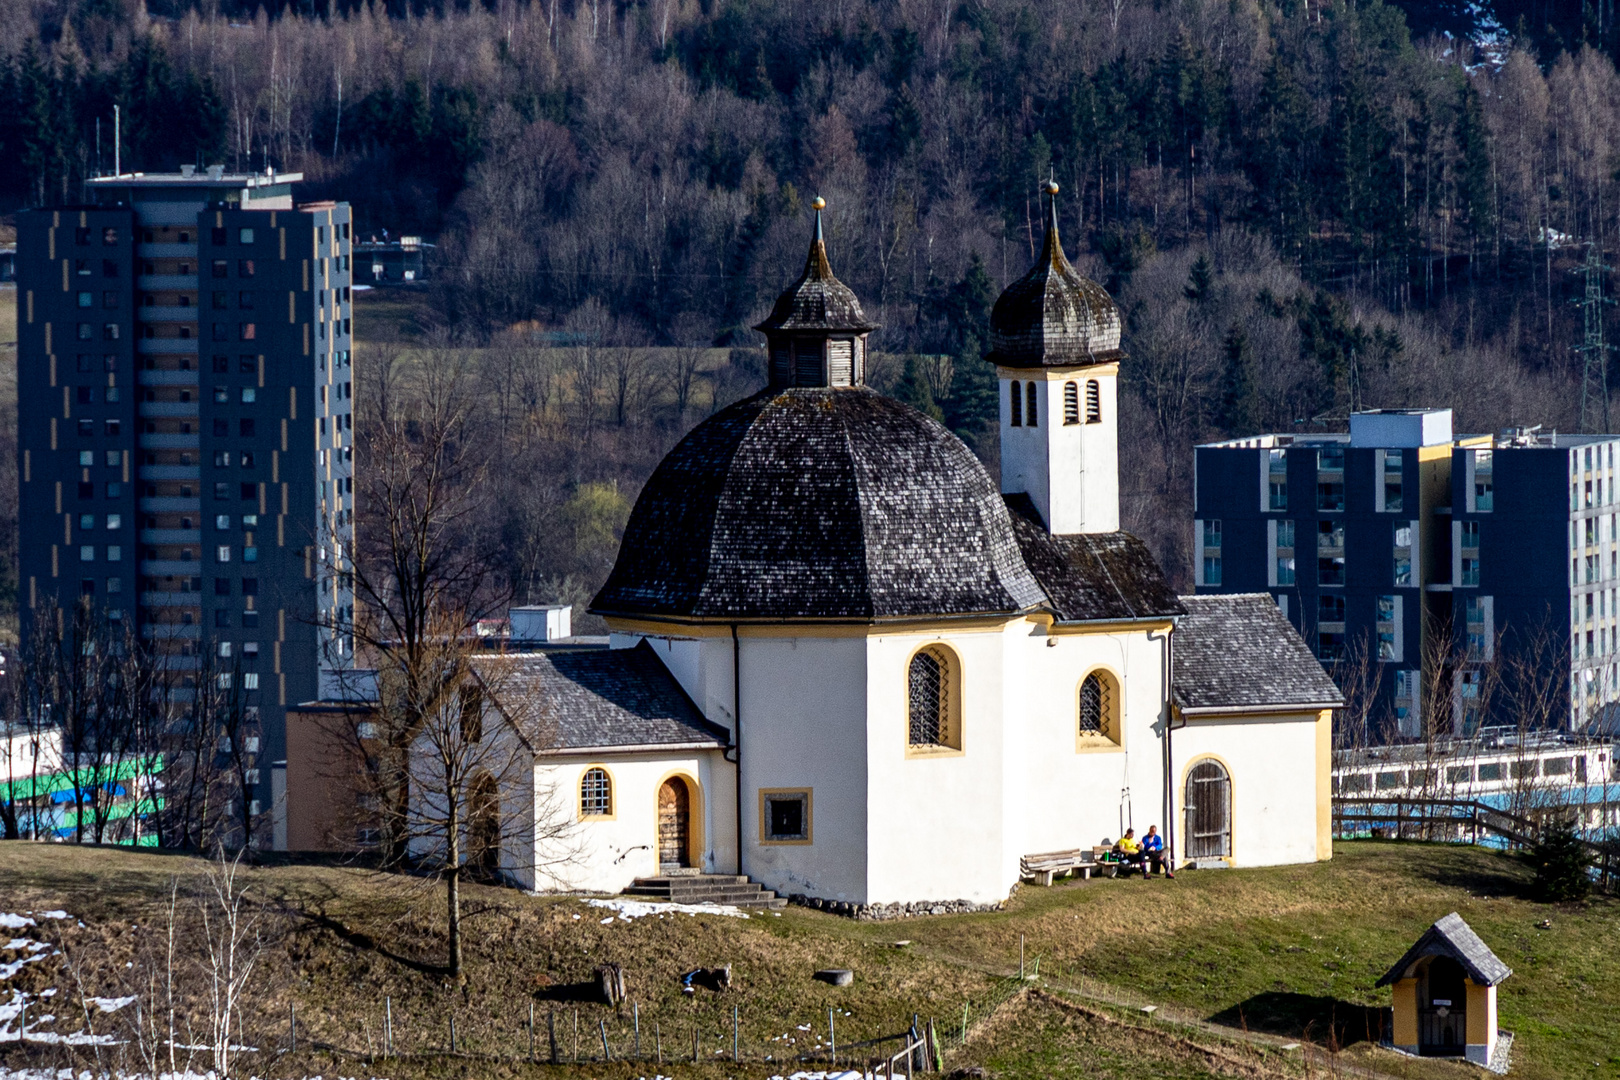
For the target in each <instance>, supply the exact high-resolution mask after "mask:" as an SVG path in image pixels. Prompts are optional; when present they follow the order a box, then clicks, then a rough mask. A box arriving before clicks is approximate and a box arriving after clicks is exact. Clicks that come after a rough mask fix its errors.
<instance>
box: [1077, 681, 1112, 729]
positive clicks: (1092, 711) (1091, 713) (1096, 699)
mask: <svg viewBox="0 0 1620 1080" xmlns="http://www.w3.org/2000/svg"><path fill="white" fill-rule="evenodd" d="M1119 729H1120V725H1119V687H1118V686H1117V684H1115V682H1114V678H1113V676H1112V675H1109V674H1108V673H1107V672H1106V671H1093V672H1092V673H1091V674H1089V675H1087V676H1086V677H1085V678H1084V679H1082V680H1080V701H1079V707H1078V715H1077V717H1076V725H1075V735H1076V737H1077V738H1078V739H1079V740H1080V742H1081V744H1082V745H1097V744H1099V743H1101V742H1103V741H1105V740H1106V741H1107V742H1110V743H1118V742H1119Z"/></svg>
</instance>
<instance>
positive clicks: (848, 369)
mask: <svg viewBox="0 0 1620 1080" xmlns="http://www.w3.org/2000/svg"><path fill="white" fill-rule="evenodd" d="M814 205H815V211H816V225H815V233H814V235H813V236H812V237H811V240H810V254H809V256H808V257H807V258H806V259H805V263H804V273H802V274H800V275H799V279H798V280H797V281H795V282H794V283H793V284H792V285H789V286H788V288H787V290H786V291H785V292H783V293H782V295H781V296H779V297H777V298H776V305H775V307H773V308H772V309H771V315H770V318H768V319H766V320H765V321H764V322H762V323H760V324H758V325H757V326H755V327H754V329H756V330H758V331H760V332H762V333H763V334H764V335H765V337H766V340H767V341H768V343H769V344H768V350H767V351H768V353H769V356H770V365H769V370H770V383H771V389H773V390H786V389H789V388H791V387H807V388H817V387H851V386H860V385H861V384H862V383H863V382H865V379H866V337H867V335H868V334H870V333H871V332H872V331H873V330H876V329H877V328H878V327H877V324H876V323H873V322H869V321H868V320H867V318H866V314H865V312H863V311H862V310H861V302H860V300H859V299H858V298H857V297H856V296H855V292H854V290H853V289H851V288H850V287H849V286H848V285H845V284H844V283H843V282H841V281H839V280H838V279H837V278H836V277H834V276H833V272H832V264H831V263H829V262H828V261H827V242H826V240H825V238H824V237H823V236H822V228H821V211H822V208H823V207H825V205H826V203H825V202H823V201H822V200H821V199H817V200H816V201H815V204H814Z"/></svg>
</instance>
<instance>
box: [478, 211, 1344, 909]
mask: <svg viewBox="0 0 1620 1080" xmlns="http://www.w3.org/2000/svg"><path fill="white" fill-rule="evenodd" d="M1053 203H1054V204H1055V199H1054V200H1053ZM756 329H758V330H760V331H761V332H763V334H764V335H765V338H766V340H767V342H768V349H769V376H770V385H769V387H768V388H767V389H766V390H764V391H762V392H761V393H759V394H756V395H755V396H753V397H751V398H749V399H747V400H745V401H741V402H739V403H737V404H736V405H733V406H731V407H729V408H727V409H724V410H722V411H721V412H719V413H717V414H716V415H715V416H713V417H711V418H710V419H708V420H706V421H704V422H703V423H702V424H700V425H698V426H697V427H696V428H695V429H694V430H693V431H692V432H691V433H690V434H688V435H687V436H686V438H685V439H684V440H683V441H682V442H681V443H680V444H679V445H678V446H676V447H675V449H674V450H672V451H671V452H670V454H669V455H668V456H667V457H666V458H665V459H664V460H663V462H662V464H660V465H659V467H658V469H657V471H656V472H655V473H654V474H653V476H652V478H651V479H650V480H649V482H648V483H647V485H646V487H645V489H644V490H643V491H642V493H641V496H640V498H639V499H638V500H637V502H636V505H635V509H634V512H633V513H632V515H631V518H630V521H629V524H628V527H627V529H626V532H625V536H624V542H623V546H622V548H621V549H620V552H619V556H618V562H617V564H616V566H615V567H614V570H613V573H612V576H611V577H610V578H609V579H608V581H607V584H606V585H605V586H604V587H603V589H602V591H601V593H600V594H599V595H598V596H597V597H596V599H595V601H594V603H593V605H592V610H593V611H594V612H596V613H598V614H600V615H601V616H603V617H604V618H605V619H606V621H607V623H608V625H609V627H610V628H611V631H612V635H611V639H610V647H609V648H606V649H602V648H596V649H569V648H558V649H541V650H538V651H535V652H529V653H523V654H514V655H506V656H500V657H490V658H487V659H485V660H481V661H480V664H481V665H499V666H500V668H501V678H500V679H498V680H496V679H492V680H490V682H491V686H492V687H493V686H495V685H497V684H499V685H500V686H501V687H502V690H501V691H499V692H497V693H496V694H495V695H494V696H495V697H497V698H498V697H499V696H500V694H501V693H505V694H512V693H522V694H524V695H525V696H526V697H527V698H528V699H529V702H528V707H526V708H525V709H524V710H522V713H523V715H524V716H525V717H527V718H530V719H526V720H524V721H521V722H517V723H516V724H515V725H514V726H515V727H516V728H517V729H519V730H518V732H517V733H518V735H520V736H521V738H522V745H523V747H524V751H523V752H524V753H525V754H527V755H531V757H530V758H529V759H526V760H532V771H531V770H529V769H528V768H527V767H526V768H525V769H524V770H523V777H524V782H523V783H522V784H520V785H517V788H518V789H514V790H511V791H508V792H506V793H504V795H503V799H502V802H503V806H504V810H505V812H506V813H508V814H515V815H517V816H518V817H519V818H523V817H524V816H525V815H527V819H528V820H531V821H532V820H535V815H538V814H542V813H546V814H557V813H562V814H564V815H566V816H568V817H569V818H571V819H572V822H573V826H574V827H573V828H572V829H571V830H569V833H570V837H571V839H570V840H569V841H568V842H569V843H571V844H572V845H573V847H574V850H575V852H576V853H575V854H574V855H573V856H572V857H569V858H567V859H562V860H559V859H558V858H557V857H556V856H557V853H556V852H552V851H547V850H545V845H547V844H555V843H559V842H562V841H560V840H559V839H558V836H557V830H556V829H555V828H551V827H543V828H537V829H536V830H535V832H534V834H533V835H530V834H527V833H524V834H523V835H520V836H519V837H518V838H517V839H515V840H514V841H511V842H507V843H505V844H503V850H502V851H501V853H500V861H501V869H502V872H503V873H504V874H505V876H507V877H508V878H509V879H511V880H513V881H515V882H516V883H518V884H521V885H522V886H524V887H526V888H531V889H541V890H555V889H566V890H585V891H600V892H618V891H621V890H624V889H626V888H629V887H632V886H634V885H636V883H637V882H641V883H642V885H641V886H640V887H641V888H642V889H643V891H647V888H648V886H647V879H676V878H680V877H686V876H691V875H699V876H702V875H720V877H716V878H714V879H713V880H715V881H717V882H723V881H725V880H726V878H725V877H723V876H725V875H741V876H746V877H747V878H749V879H751V881H752V882H754V883H757V884H758V885H760V886H763V887H764V888H765V889H769V890H774V891H775V892H776V893H778V894H780V895H781V896H798V897H802V898H806V899H809V900H812V901H816V902H823V903H825V904H827V905H831V906H833V907H835V908H836V909H838V910H861V909H866V908H868V907H869V906H875V905H893V904H908V905H913V904H921V905H929V904H951V905H953V909H954V907H955V906H958V905H960V904H962V903H966V904H973V905H980V904H995V903H998V902H1000V901H1002V900H1004V899H1005V898H1006V897H1007V896H1008V894H1009V892H1010V891H1011V890H1012V889H1013V888H1014V886H1015V885H1016V884H1017V882H1018V881H1019V876H1020V860H1021V858H1022V857H1024V856H1027V855H1032V854H1037V853H1042V852H1050V851H1054V850H1062V849H1074V848H1081V847H1090V846H1092V845H1097V844H1101V843H1103V842H1104V841H1112V840H1114V839H1117V838H1118V837H1119V836H1120V835H1121V833H1122V831H1123V830H1124V829H1126V828H1135V829H1136V831H1137V834H1138V835H1141V834H1142V833H1144V832H1145V831H1146V829H1147V827H1148V826H1150V825H1157V826H1158V827H1159V831H1160V833H1162V834H1163V835H1164V836H1165V838H1166V844H1167V847H1168V849H1169V852H1170V854H1171V856H1172V858H1173V859H1174V861H1175V863H1176V865H1177V866H1178V868H1180V867H1187V866H1196V867H1208V866H1234V867H1246V866H1263V865H1271V864H1279V863H1302V862H1311V861H1315V860H1321V859H1327V858H1329V857H1330V856H1331V850H1332V849H1331V842H1330V841H1331V837H1330V808H1329V791H1330V779H1329V765H1330V760H1331V754H1330V751H1331V714H1332V710H1333V709H1334V708H1335V707H1336V706H1337V705H1339V704H1340V696H1339V693H1338V691H1337V689H1336V688H1335V687H1334V685H1333V683H1332V682H1331V681H1330V680H1329V679H1328V678H1327V677H1326V676H1325V675H1324V673H1323V671H1322V669H1321V667H1320V666H1319V665H1318V663H1317V662H1316V660H1315V658H1314V657H1312V655H1311V654H1310V652H1309V650H1308V649H1307V648H1306V646H1305V644H1304V642H1303V641H1302V640H1300V638H1299V637H1298V636H1297V635H1296V634H1295V632H1294V630H1293V629H1292V628H1291V627H1290V626H1289V624H1288V622H1287V621H1286V619H1284V618H1283V617H1282V616H1281V614H1280V613H1279V612H1278V611H1277V610H1276V607H1275V605H1274V603H1273V602H1272V601H1271V600H1270V598H1269V597H1268V596H1264V595H1260V596H1208V597H1178V596H1176V595H1175V593H1174V592H1173V591H1172V590H1171V589H1170V588H1169V586H1168V584H1167V583H1166V581H1165V578H1164V576H1163V574H1162V572H1161V570H1160V568H1159V566H1158V565H1157V563H1156V562H1155V561H1154V558H1153V556H1152V555H1151V554H1150V553H1149V551H1148V549H1147V547H1146V546H1145V545H1144V544H1143V543H1142V542H1141V541H1140V540H1138V539H1137V538H1136V537H1134V536H1132V535H1130V534H1129V533H1126V532H1123V531H1121V530H1120V527H1119V478H1118V440H1119V430H1118V424H1117V416H1118V410H1117V407H1116V402H1117V399H1118V380H1119V364H1120V360H1121V357H1122V353H1121V351H1120V316H1119V311H1118V309H1117V307H1116V306H1115V304H1114V302H1113V301H1112V299H1111V298H1110V297H1109V296H1108V294H1107V292H1106V291H1105V290H1104V289H1103V288H1101V287H1100V286H1099V285H1097V284H1095V283H1094V282H1091V281H1088V280H1086V279H1085V278H1083V277H1081V276H1080V275H1079V274H1078V273H1077V272H1076V271H1075V270H1074V268H1073V267H1072V266H1070V264H1069V262H1068V260H1067V259H1066V258H1065V256H1064V254H1063V248H1062V246H1061V244H1060V243H1059V240H1058V230H1057V219H1056V212H1055V207H1054V208H1053V209H1052V210H1051V212H1050V213H1049V214H1048V220H1047V229H1046V242H1045V247H1044V250H1043V251H1042V252H1041V255H1040V259H1039V261H1038V262H1037V263H1036V264H1035V266H1034V267H1032V268H1031V269H1030V271H1029V272H1028V273H1027V274H1026V275H1025V276H1024V277H1023V278H1022V279H1020V280H1019V281H1017V282H1016V283H1014V284H1013V285H1012V286H1010V287H1009V288H1008V289H1007V290H1006V292H1004V293H1003V294H1002V296H1001V297H1000V299H999V300H998V301H997V303H996V305H995V309H994V315H993V319H992V336H993V353H992V354H991V356H990V359H991V360H993V361H994V363H995V365H996V368H997V372H998V375H999V379H1000V387H1001V461H1002V475H1001V479H1000V483H999V484H998V483H997V481H996V479H995V478H993V477H992V476H991V475H990V474H989V473H988V472H987V471H986V470H985V468H984V466H983V465H981V464H980V463H979V461H978V460H977V458H975V457H974V455H973V454H972V452H971V451H969V450H968V448H967V447H966V446H965V445H964V444H963V443H962V442H961V441H960V440H959V439H957V437H956V436H954V435H953V434H951V433H950V432H949V431H948V430H946V429H945V428H944V427H943V426H941V425H940V424H938V423H936V422H935V421H934V420H932V419H930V418H928V417H926V416H923V415H922V414H920V413H919V412H917V411H916V410H914V409H912V408H910V407H908V406H906V405H903V404H901V403H899V402H897V401H895V400H893V399H892V398H888V397H885V396H883V395H881V394H878V393H876V392H875V391H873V390H871V389H869V388H867V387H866V385H865V384H864V379H863V374H864V368H865V361H866V350H867V337H868V335H869V334H870V333H871V332H872V331H873V330H875V329H876V326H875V325H874V324H873V323H871V322H869V321H868V320H867V319H866V317H865V315H864V314H863V313H862V310H861V305H860V303H859V301H858V300H857V299H856V297H855V295H854V293H853V292H852V291H851V290H850V289H849V288H848V287H847V286H845V285H843V284H842V283H841V282H839V281H838V280H837V278H835V277H834V276H833V273H832V269H831V267H830V266H829V263H828V259H827V252H826V247H825V244H824V241H823V238H822V234H821V203H820V200H817V208H816V224H815V235H814V238H813V240H812V242H811V245H810V254H809V259H808V261H807V263H806V265H805V269H804V273H803V275H802V276H801V277H800V278H799V279H798V280H797V281H796V282H794V284H793V285H792V286H790V287H789V288H788V290H787V291H786V292H784V293H783V294H782V295H781V297H780V298H779V299H778V300H777V302H776V306H775V308H774V310H773V311H772V312H771V315H770V317H769V318H768V319H766V320H765V321H764V322H762V323H760V324H759V326H758V327H756ZM485 670H486V671H491V672H493V669H492V668H488V667H486V668H485ZM499 706H500V702H499V701H498V700H497V701H495V702H493V703H492V707H493V708H499ZM516 713H517V710H512V714H513V715H515V714H516ZM542 836H543V837H545V839H536V837H542ZM732 880H735V879H734V878H733V879H732ZM653 884H655V885H656V881H655V882H654V883H653ZM693 895H695V894H693ZM715 895H719V894H718V893H716V894H715Z"/></svg>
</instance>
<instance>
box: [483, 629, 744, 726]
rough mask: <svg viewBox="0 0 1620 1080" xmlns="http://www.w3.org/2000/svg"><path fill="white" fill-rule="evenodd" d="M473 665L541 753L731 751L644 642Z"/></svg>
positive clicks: (510, 656) (518, 656) (489, 658)
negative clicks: (624, 749)
mask: <svg viewBox="0 0 1620 1080" xmlns="http://www.w3.org/2000/svg"><path fill="white" fill-rule="evenodd" d="M473 666H474V669H475V670H476V671H477V672H478V675H479V677H480V678H482V679H483V680H484V682H485V683H486V684H487V685H488V686H489V687H490V693H491V696H492V697H493V698H494V699H495V701H496V703H497V704H498V705H500V706H501V708H502V710H503V711H504V712H506V714H507V715H508V716H510V717H511V718H512V720H513V722H514V723H515V724H516V725H517V727H518V730H519V731H520V732H521V733H522V734H523V737H524V738H525V739H526V740H527V741H528V743H529V745H530V747H531V748H533V749H534V750H536V751H538V752H545V751H548V750H550V751H556V750H586V749H598V748H600V749H611V748H613V747H629V746H672V745H688V746H690V745H702V746H726V745H728V740H729V736H728V734H727V732H726V729H725V728H723V727H720V726H719V725H717V724H713V723H710V722H709V721H708V720H706V719H704V717H703V715H702V714H701V713H700V712H698V708H697V706H696V705H694V704H693V703H692V699H691V698H689V697H687V695H686V691H684V690H683V689H681V684H680V683H678V682H676V681H675V678H674V676H672V675H671V674H670V673H669V670H668V669H667V668H665V667H664V664H663V662H662V661H661V660H659V659H658V656H657V654H656V653H654V652H653V650H652V647H651V646H649V645H648V644H646V643H645V642H642V643H641V644H640V645H637V646H636V647H635V648H633V649H579V648H574V649H564V650H556V651H551V650H542V651H539V652H529V653H509V654H507V655H504V656H481V657H478V658H477V659H475V660H474V661H473Z"/></svg>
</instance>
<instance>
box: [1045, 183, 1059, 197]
mask: <svg viewBox="0 0 1620 1080" xmlns="http://www.w3.org/2000/svg"><path fill="white" fill-rule="evenodd" d="M1046 193H1047V194H1048V195H1056V194H1057V193H1058V183H1057V181H1056V180H1048V181H1047V182H1046Z"/></svg>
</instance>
